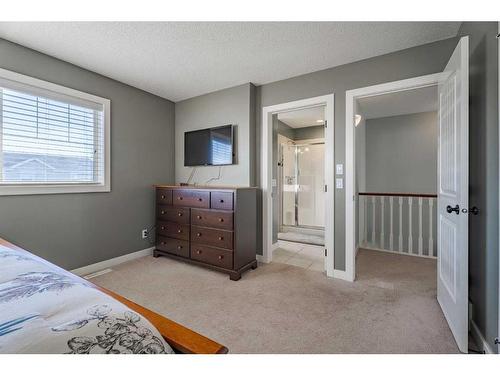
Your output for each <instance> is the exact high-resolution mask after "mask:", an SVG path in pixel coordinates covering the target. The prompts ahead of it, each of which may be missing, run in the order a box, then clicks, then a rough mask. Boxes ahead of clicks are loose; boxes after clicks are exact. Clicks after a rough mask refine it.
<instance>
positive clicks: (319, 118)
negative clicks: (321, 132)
mask: <svg viewBox="0 0 500 375" xmlns="http://www.w3.org/2000/svg"><path fill="white" fill-rule="evenodd" d="M278 119H279V120H280V121H283V122H284V123H285V124H287V125H288V126H290V127H291V128H305V127H308V126H318V125H323V124H324V121H325V107H324V106H319V107H311V108H304V109H299V110H296V111H289V112H283V113H278Z"/></svg>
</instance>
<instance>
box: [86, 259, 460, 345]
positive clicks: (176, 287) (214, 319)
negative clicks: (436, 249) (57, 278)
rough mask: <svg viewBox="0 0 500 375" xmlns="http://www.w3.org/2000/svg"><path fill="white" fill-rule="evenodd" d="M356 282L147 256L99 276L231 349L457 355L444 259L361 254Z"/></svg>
mask: <svg viewBox="0 0 500 375" xmlns="http://www.w3.org/2000/svg"><path fill="white" fill-rule="evenodd" d="M357 273H358V280H357V281H356V282H355V283H349V282H345V281H341V280H332V279H327V278H326V277H325V276H324V275H323V274H322V273H321V272H318V271H311V270H306V269H303V268H299V267H295V266H291V265H287V264H278V263H271V264H264V265H260V266H259V268H258V269H256V270H255V271H250V272H248V273H246V274H245V275H244V276H243V278H242V279H241V280H240V281H236V282H234V281H230V280H229V278H228V277H227V276H226V275H223V274H220V273H217V272H213V271H210V270H206V269H203V268H200V267H196V266H191V265H188V264H184V263H182V262H176V261H174V260H171V259H167V258H161V257H160V258H153V257H145V258H140V259H137V260H134V261H131V262H128V263H125V264H122V265H120V266H118V267H115V268H114V272H111V273H108V274H105V275H102V276H99V277H96V278H93V279H92V281H93V282H95V283H96V284H99V285H101V286H103V287H106V288H109V289H111V290H113V291H115V292H118V293H120V294H122V295H124V296H125V297H127V298H129V299H132V300H134V301H136V302H137V303H140V304H142V305H144V306H146V307H148V308H150V309H152V310H154V311H157V312H159V313H161V314H163V315H165V316H167V317H169V318H170V319H173V320H175V321H177V322H179V323H181V324H184V325H186V326H187V327H190V328H192V329H194V330H196V331H198V332H200V333H202V334H204V335H206V336H208V337H210V338H212V339H214V340H216V341H219V342H220V343H222V344H224V345H226V346H227V347H228V348H229V350H230V352H231V353H457V352H458V349H457V347H456V345H455V342H454V340H453V337H452V334H451V331H450V330H449V328H448V326H447V324H446V321H445V318H444V316H443V314H442V312H441V310H440V308H439V305H438V303H437V301H436V261H435V260H431V259H422V258H416V257H409V256H403V255H393V254H386V253H381V252H375V251H368V250H361V251H360V252H359V254H358V259H357Z"/></svg>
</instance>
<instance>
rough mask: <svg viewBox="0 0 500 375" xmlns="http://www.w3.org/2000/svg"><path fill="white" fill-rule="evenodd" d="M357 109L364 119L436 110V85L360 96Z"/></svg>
mask: <svg viewBox="0 0 500 375" xmlns="http://www.w3.org/2000/svg"><path fill="white" fill-rule="evenodd" d="M358 109H359V112H360V114H361V115H362V116H364V117H365V119H373V118H380V117H391V116H399V115H409V114H412V113H420V112H431V111H437V109H438V93H437V86H430V87H425V88H420V89H414V90H406V91H400V92H395V93H391V94H384V95H376V96H370V97H367V98H361V99H358Z"/></svg>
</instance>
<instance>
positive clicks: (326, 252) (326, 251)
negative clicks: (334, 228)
mask: <svg viewBox="0 0 500 375" xmlns="http://www.w3.org/2000/svg"><path fill="white" fill-rule="evenodd" d="M327 254H328V250H326V249H325V257H326V256H327Z"/></svg>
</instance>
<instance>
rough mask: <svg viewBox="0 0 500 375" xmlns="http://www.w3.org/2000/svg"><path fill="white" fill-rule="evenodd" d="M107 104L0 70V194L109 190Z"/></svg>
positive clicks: (75, 92) (90, 96)
mask: <svg viewBox="0 0 500 375" xmlns="http://www.w3.org/2000/svg"><path fill="white" fill-rule="evenodd" d="M109 110H110V101H109V100H108V99H104V98H100V97H97V96H94V95H90V94H87V93H83V92H80V91H76V90H73V89H69V88H66V87H63V86H59V85H55V84H52V83H49V82H45V81H41V80H38V79H35V78H31V77H27V76H24V75H21V74H17V73H14V72H10V71H7V70H3V69H0V195H17V194H50V193H81V192H104V191H110V171H109V165H110V160H109V156H110V154H109V136H110V116H109Z"/></svg>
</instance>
